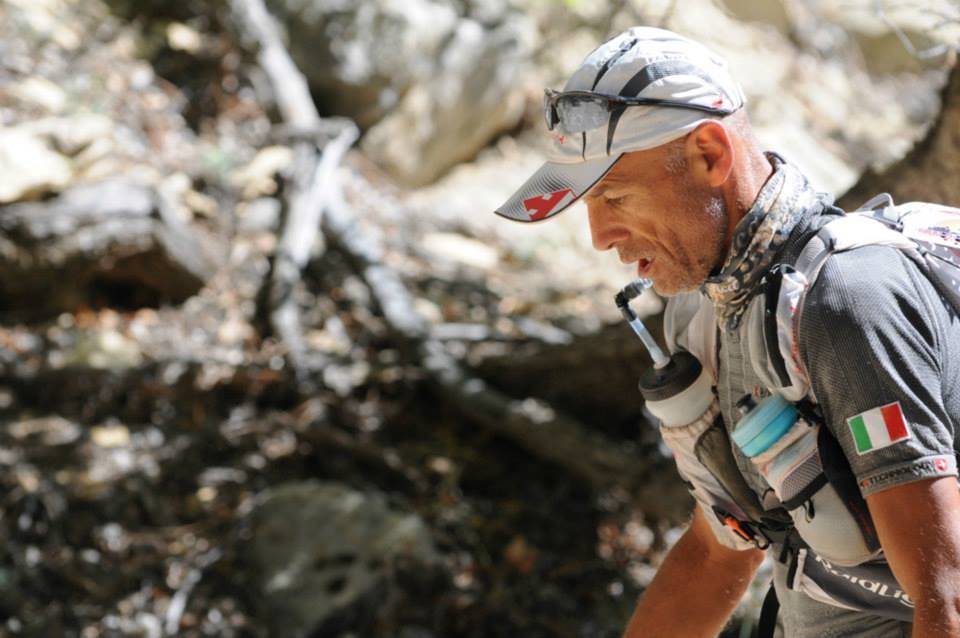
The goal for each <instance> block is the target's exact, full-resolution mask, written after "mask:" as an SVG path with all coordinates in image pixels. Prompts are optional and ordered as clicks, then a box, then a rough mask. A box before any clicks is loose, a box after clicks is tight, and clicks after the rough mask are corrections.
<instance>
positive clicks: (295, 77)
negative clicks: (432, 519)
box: [232, 0, 688, 520]
mask: <svg viewBox="0 0 960 638" xmlns="http://www.w3.org/2000/svg"><path fill="white" fill-rule="evenodd" d="M232 4H233V6H234V7H235V9H237V13H238V15H239V16H240V17H241V19H243V20H247V21H249V20H256V22H257V24H256V25H252V27H255V28H252V27H251V28H248V29H245V30H246V31H247V32H249V33H252V34H253V35H254V36H255V37H256V39H257V40H258V42H259V43H260V50H261V53H260V61H261V64H262V66H263V68H264V71H265V72H266V74H267V76H268V77H269V78H270V81H271V83H272V84H273V85H274V87H275V94H276V98H277V100H278V105H279V107H280V112H281V113H283V114H284V119H285V120H286V121H285V123H286V124H288V125H290V126H292V127H294V128H306V129H311V128H315V127H316V126H317V125H318V122H314V121H311V120H313V118H314V116H315V115H316V109H315V107H314V106H313V104H312V102H311V103H310V104H309V105H308V104H301V103H300V102H301V101H305V100H309V99H310V96H309V92H307V91H302V90H286V89H285V88H284V86H283V85H284V84H285V83H288V82H289V83H293V84H294V85H296V86H297V87H300V86H305V85H306V81H305V80H304V78H303V76H302V74H300V73H299V71H298V70H297V69H296V66H295V65H294V63H293V61H292V60H291V59H290V58H289V55H288V54H287V52H286V50H285V49H284V48H283V47H282V44H280V39H279V30H278V28H277V26H276V24H275V23H274V22H273V18H272V17H271V16H270V15H269V14H268V13H267V12H266V9H265V8H264V6H263V3H262V0H233V2H232ZM322 201H323V204H324V205H325V210H324V214H323V218H322V224H323V228H324V231H325V233H326V235H327V237H328V238H329V239H330V240H331V241H334V242H336V243H337V244H338V246H339V247H340V248H341V249H342V250H343V252H344V253H345V254H346V255H347V256H348V257H349V259H350V260H351V261H352V262H353V266H354V268H356V270H357V271H358V272H359V273H360V275H361V276H362V278H363V280H364V281H365V282H366V283H367V285H368V286H369V288H370V290H371V291H372V293H373V297H374V298H375V300H376V303H377V304H378V306H379V308H380V310H381V312H382V313H383V315H384V317H385V319H386V321H387V324H388V325H389V326H390V328H391V330H392V331H393V332H394V334H396V335H397V336H398V337H400V338H401V339H402V340H403V341H404V342H405V343H406V345H407V346H408V347H409V350H410V351H411V352H412V353H414V355H415V356H416V357H417V358H418V359H419V363H420V364H421V365H422V366H423V368H424V369H425V370H426V372H427V373H428V375H429V378H430V380H431V381H432V383H433V385H434V387H435V388H436V389H437V391H438V394H439V395H440V396H441V397H442V398H443V399H444V400H445V401H447V402H448V403H449V404H450V405H451V406H453V407H454V408H455V409H457V410H458V411H459V412H461V413H462V414H463V415H464V417H465V418H468V419H470V420H471V421H473V422H475V423H477V424H479V425H481V426H483V427H485V428H488V429H490V430H492V431H494V432H496V433H498V434H500V435H502V436H504V437H506V438H508V439H510V440H512V441H514V442H515V443H517V444H519V445H520V446H522V447H524V448H525V449H527V450H528V451H530V452H531V453H533V454H534V455H536V456H538V457H541V458H545V459H548V460H550V461H553V462H555V463H556V464H557V465H558V466H560V467H563V468H565V469H566V470H567V471H569V472H571V473H573V474H575V475H576V476H578V477H580V478H582V479H584V480H585V481H587V482H588V483H590V484H591V485H593V486H594V487H595V488H598V489H611V488H615V487H619V486H623V487H627V488H628V489H630V490H631V491H632V495H633V496H635V497H637V499H636V500H637V501H638V503H639V504H641V505H642V506H643V507H644V508H645V509H646V510H647V511H648V512H649V513H650V514H654V515H660V516H666V517H669V518H672V519H674V520H676V519H678V518H680V517H682V516H683V515H684V512H685V511H686V510H687V508H688V502H687V498H686V494H685V492H684V491H683V489H682V488H681V487H676V488H675V489H676V493H665V492H664V488H665V486H667V487H666V489H667V491H669V489H670V487H671V486H679V482H677V481H671V480H669V478H668V480H666V481H664V480H663V478H664V470H665V469H666V470H667V471H668V472H671V470H670V469H669V468H668V467H666V465H667V464H665V463H664V464H657V465H656V466H653V465H644V464H643V463H641V462H639V459H637V458H634V457H633V456H632V455H631V454H629V453H627V452H625V451H624V449H623V448H622V447H621V446H618V445H617V444H615V443H613V442H611V441H609V440H607V439H605V438H603V437H601V436H598V435H597V434H595V433H592V432H590V430H589V429H588V428H587V427H585V426H584V425H583V424H581V423H579V422H577V421H576V420H574V419H572V418H570V417H567V416H564V415H562V414H559V413H558V412H557V411H556V410H554V409H553V408H551V407H550V406H549V405H546V404H544V403H542V402H539V401H536V400H534V399H526V400H517V399H514V398H512V397H509V396H507V395H505V394H504V393H502V392H499V391H497V390H495V389H493V388H490V387H488V386H487V384H486V383H485V382H484V381H483V380H482V379H480V378H478V377H476V376H473V375H471V374H470V373H469V372H467V371H465V370H464V369H463V368H462V367H461V366H460V364H459V363H458V362H457V361H456V360H455V359H454V358H453V357H452V356H451V355H450V354H448V353H447V352H446V350H445V349H444V347H443V345H442V344H441V343H440V342H438V341H436V340H434V339H432V338H431V337H430V332H429V326H428V324H427V322H426V321H425V320H424V319H423V317H421V316H420V314H419V313H418V312H417V311H416V309H415V307H414V299H413V297H412V296H411V294H410V292H409V291H408V290H407V287H406V285H405V284H404V283H403V281H402V280H401V279H400V277H399V275H398V274H397V273H396V272H395V271H394V270H392V269H391V268H389V267H387V266H386V265H384V263H383V261H382V254H383V249H382V247H381V246H380V244H379V242H378V241H377V240H376V239H374V238H372V237H371V236H370V235H369V233H366V232H364V230H363V229H362V228H361V227H360V225H359V224H358V223H357V220H356V218H355V217H354V215H353V213H352V211H351V210H350V208H349V206H348V205H347V203H346V202H345V201H344V199H343V196H342V193H341V191H340V186H339V184H338V183H337V181H336V180H334V179H330V180H329V181H328V182H327V183H326V184H325V188H324V199H323V200H322ZM288 225H289V221H288ZM667 476H668V477H672V476H673V474H672V472H671V473H670V474H668V475H667Z"/></svg>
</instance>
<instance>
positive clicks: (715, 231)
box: [653, 191, 730, 297]
mask: <svg viewBox="0 0 960 638" xmlns="http://www.w3.org/2000/svg"><path fill="white" fill-rule="evenodd" d="M696 199H699V201H695V200H696ZM682 200H683V201H682V207H683V208H684V209H685V210H683V212H682V225H683V227H682V228H678V231H679V232H678V236H687V237H689V238H690V241H688V242H686V244H685V245H680V246H678V250H677V252H676V256H677V259H676V261H675V262H674V264H673V265H674V268H673V269H672V270H673V272H672V273H670V274H671V275H673V276H672V277H671V276H667V277H662V278H660V280H659V281H658V280H654V286H653V288H654V290H656V291H657V292H658V293H659V294H661V295H663V296H666V297H670V296H673V295H677V294H680V293H684V292H691V291H694V290H697V289H698V288H699V287H700V286H702V285H703V283H704V281H706V280H707V278H708V277H709V276H710V273H711V272H712V271H713V270H714V269H715V268H717V267H718V266H720V261H721V260H722V259H723V255H724V252H725V251H724V242H725V239H726V230H727V225H728V222H729V219H730V218H729V213H728V211H727V206H726V202H724V201H723V198H722V197H720V196H719V195H717V194H714V193H711V194H708V195H706V201H704V200H703V199H702V198H695V197H693V196H692V195H690V194H689V191H687V192H686V193H685V196H684V197H683V198H682Z"/></svg>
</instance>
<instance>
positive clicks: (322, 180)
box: [231, 0, 359, 390]
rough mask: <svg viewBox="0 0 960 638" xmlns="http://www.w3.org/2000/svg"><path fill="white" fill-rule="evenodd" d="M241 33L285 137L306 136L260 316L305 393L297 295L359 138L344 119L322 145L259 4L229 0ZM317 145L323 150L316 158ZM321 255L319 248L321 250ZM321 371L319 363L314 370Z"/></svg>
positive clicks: (319, 124)
mask: <svg viewBox="0 0 960 638" xmlns="http://www.w3.org/2000/svg"><path fill="white" fill-rule="evenodd" d="M231 6H232V8H233V10H234V14H235V17H236V20H237V22H238V24H239V25H240V28H241V30H242V31H243V32H244V33H245V34H246V35H247V36H248V37H250V38H251V39H253V40H254V41H255V42H256V43H257V48H258V55H257V59H258V62H259V63H260V66H261V67H262V68H263V70H264V71H265V72H266V73H267V75H268V76H269V77H270V79H271V83H272V86H273V90H274V94H275V98H276V103H277V106H278V108H279V109H280V113H281V116H282V117H283V120H284V124H285V131H284V132H285V134H288V133H289V132H291V131H307V132H309V133H310V135H307V136H304V135H300V136H297V137H295V138H294V139H295V141H294V146H293V150H294V153H293V155H294V163H293V170H292V172H291V179H290V181H289V184H288V187H287V188H288V191H287V192H288V196H287V205H286V219H285V221H284V225H283V230H282V231H281V234H280V241H279V243H278V245H277V250H276V254H275V255H274V258H273V262H272V266H271V270H270V277H269V279H268V280H267V290H266V294H264V295H263V296H262V298H263V299H264V300H265V302H266V304H267V308H266V312H261V315H268V316H269V317H270V325H271V328H272V330H273V332H274V333H275V334H276V335H277V336H278V337H279V338H280V339H281V340H282V341H283V343H284V344H285V345H286V347H287V359H288V361H289V363H290V365H291V367H292V368H293V370H294V373H295V374H296V377H297V381H298V383H299V384H300V385H301V386H305V387H304V389H305V390H309V389H310V387H309V386H310V385H311V384H310V383H309V381H310V377H311V375H310V368H311V366H309V365H308V362H307V356H306V352H307V348H306V346H305V344H304V340H303V331H302V328H301V321H300V309H299V307H298V306H297V299H296V290H297V288H298V286H299V285H300V282H301V275H302V273H303V268H304V267H305V266H306V265H307V261H308V260H309V259H310V254H311V251H312V250H313V248H314V246H315V245H316V244H317V243H318V241H319V240H322V237H321V236H320V234H319V228H320V218H321V216H322V215H323V211H324V209H325V208H326V204H325V201H324V200H325V198H326V194H327V193H328V192H329V191H330V190H331V188H332V187H331V184H332V183H333V182H334V181H335V180H336V175H335V172H336V168H337V166H338V165H339V164H340V161H341V160H342V159H343V155H344V153H346V152H347V150H348V149H349V148H350V146H351V145H353V143H354V142H355V141H356V139H357V137H358V136H359V132H358V130H357V127H356V126H355V125H354V124H353V123H352V122H350V121H349V120H345V121H344V122H343V123H341V125H340V127H339V128H340V130H339V131H338V132H337V134H336V136H335V137H334V138H333V139H332V140H331V141H327V142H326V143H324V140H323V139H322V138H323V133H324V132H327V133H330V132H332V131H328V130H326V129H329V127H324V126H323V121H322V120H321V118H320V115H319V113H318V112H317V109H316V106H315V105H314V103H313V99H312V98H311V97H310V90H309V87H308V86H307V81H306V79H305V78H304V77H303V74H301V73H300V71H299V69H297V67H296V65H295V64H294V63H293V60H291V59H290V56H289V55H288V54H287V51H286V48H285V47H284V45H283V40H282V39H281V37H280V30H279V28H278V26H277V24H276V22H275V21H274V20H273V18H272V17H271V16H270V14H269V13H268V12H267V10H266V7H265V6H264V4H263V2H261V1H260V0H232V2H231ZM318 145H322V146H323V150H322V151H320V152H319V153H320V154H319V157H318ZM321 250H322V249H321ZM312 367H313V369H320V368H322V362H318V363H317V364H316V365H314V366H312Z"/></svg>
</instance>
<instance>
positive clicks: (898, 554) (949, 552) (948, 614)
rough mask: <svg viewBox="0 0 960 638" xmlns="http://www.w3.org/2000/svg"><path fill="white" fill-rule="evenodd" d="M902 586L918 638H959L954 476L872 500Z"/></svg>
mask: <svg viewBox="0 0 960 638" xmlns="http://www.w3.org/2000/svg"><path fill="white" fill-rule="evenodd" d="M867 505H868V506H869V507H870V515H871V516H872V517H873V521H874V523H875V524H876V526H877V532H878V534H879V535H880V543H881V545H882V546H883V551H884V553H885V554H886V558H887V561H888V562H889V563H890V567H891V568H892V569H893V573H894V575H895V576H896V577H897V581H899V583H900V584H901V585H902V586H903V588H904V589H905V590H906V591H907V594H908V595H909V596H910V598H911V599H912V600H913V602H914V604H915V605H916V606H915V608H914V617H913V623H914V625H913V634H912V635H913V638H932V637H933V636H937V637H940V636H960V490H958V488H957V480H956V479H955V478H953V477H944V478H937V479H928V480H924V481H917V482H915V483H908V484H906V485H900V486H897V487H893V488H890V489H887V490H884V491H882V492H877V493H875V494H871V495H870V496H868V497H867Z"/></svg>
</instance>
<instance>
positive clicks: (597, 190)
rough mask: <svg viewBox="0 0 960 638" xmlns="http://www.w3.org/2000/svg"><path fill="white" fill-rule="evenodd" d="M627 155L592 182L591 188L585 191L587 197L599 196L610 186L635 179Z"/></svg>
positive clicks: (627, 182) (629, 182) (621, 184)
mask: <svg viewBox="0 0 960 638" xmlns="http://www.w3.org/2000/svg"><path fill="white" fill-rule="evenodd" d="M633 159H634V158H631V157H630V156H629V155H626V156H624V157H623V158H621V159H620V161H619V162H617V163H616V164H614V165H613V168H612V169H610V172H609V173H607V174H606V175H604V176H603V178H601V179H600V181H599V182H597V183H596V184H594V186H593V188H591V189H590V190H589V191H587V193H586V196H587V197H600V196H601V195H603V194H604V193H605V192H606V191H608V190H610V189H611V188H616V187H618V186H623V185H625V184H634V183H636V180H637V173H636V172H635V171H634V170H632V168H633V167H632V166H631V164H632V163H633V162H632V161H631V160H633Z"/></svg>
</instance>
